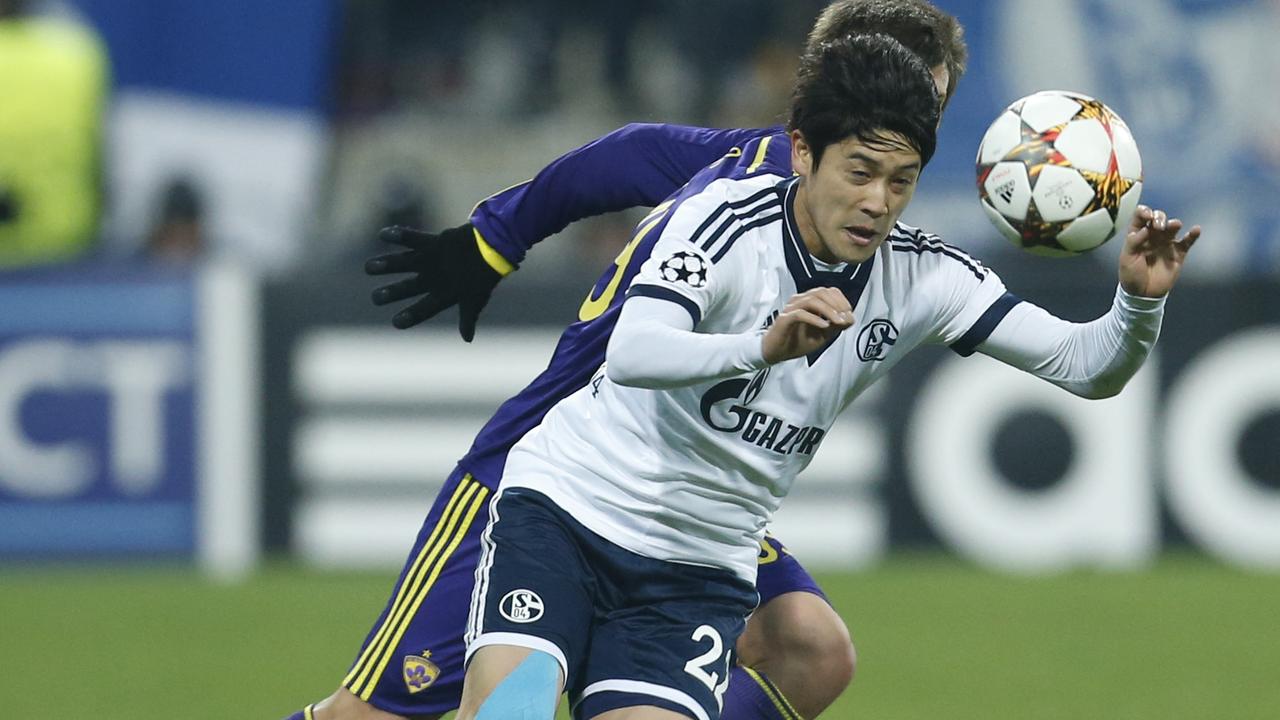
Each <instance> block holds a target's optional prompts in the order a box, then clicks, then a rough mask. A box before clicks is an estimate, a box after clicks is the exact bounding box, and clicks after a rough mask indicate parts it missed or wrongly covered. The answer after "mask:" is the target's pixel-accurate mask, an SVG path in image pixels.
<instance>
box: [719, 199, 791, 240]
mask: <svg viewBox="0 0 1280 720" xmlns="http://www.w3.org/2000/svg"><path fill="white" fill-rule="evenodd" d="M781 204H782V201H781V200H779V199H777V198H774V199H773V200H770V201H768V202H764V203H761V204H760V205H757V206H756V207H753V208H751V209H750V210H748V211H746V212H742V213H738V212H730V213H729V215H728V216H727V217H725V219H724V222H722V223H720V227H718V228H716V231H715V232H714V233H712V234H711V236H710V237H708V238H707V241H706V242H704V243H702V249H703V250H710V249H711V247H712V246H713V245H715V244H716V243H717V242H719V241H720V238H721V236H723V235H724V232H725V231H726V230H728V229H729V227H730V226H731V225H733V224H734V223H741V222H742V221H744V220H750V219H751V218H753V217H756V216H758V215H759V214H760V213H762V212H764V211H766V210H771V209H773V208H776V207H778V206H780V205H781Z"/></svg>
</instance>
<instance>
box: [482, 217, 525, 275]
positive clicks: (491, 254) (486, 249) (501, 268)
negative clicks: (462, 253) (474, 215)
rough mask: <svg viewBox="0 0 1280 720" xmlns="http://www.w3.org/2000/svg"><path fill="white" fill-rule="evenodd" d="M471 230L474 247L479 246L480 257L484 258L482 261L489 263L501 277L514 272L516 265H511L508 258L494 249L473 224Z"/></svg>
mask: <svg viewBox="0 0 1280 720" xmlns="http://www.w3.org/2000/svg"><path fill="white" fill-rule="evenodd" d="M471 231H472V232H474V233H475V234H476V247H478V248H480V257H482V258H484V261H485V262H487V263H489V267H491V268H493V269H494V270H495V271H497V273H498V274H499V275H501V276H503V277H506V276H508V275H510V274H511V273H513V272H515V269H516V266H515V265H512V264H511V261H510V260H508V259H506V258H505V257H503V256H502V253H500V252H498V251H497V250H494V249H493V246H492V245H490V244H489V242H488V241H487V240H485V239H484V236H483V235H481V234H480V231H479V230H478V229H476V227H475V226H474V225H473V226H471Z"/></svg>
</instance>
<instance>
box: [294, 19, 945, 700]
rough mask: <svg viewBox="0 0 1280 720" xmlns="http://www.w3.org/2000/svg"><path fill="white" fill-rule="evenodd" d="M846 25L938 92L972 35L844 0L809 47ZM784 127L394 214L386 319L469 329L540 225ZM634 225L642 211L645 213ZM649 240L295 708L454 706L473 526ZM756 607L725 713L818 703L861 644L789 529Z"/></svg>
mask: <svg viewBox="0 0 1280 720" xmlns="http://www.w3.org/2000/svg"><path fill="white" fill-rule="evenodd" d="M854 32H884V33H886V34H888V35H890V36H892V37H894V38H895V39H897V40H899V41H900V42H902V43H903V45H905V46H906V47H907V48H908V49H910V50H911V51H912V52H914V53H916V54H917V55H918V56H920V57H921V58H922V59H923V60H924V61H925V63H926V64H927V65H928V66H929V67H930V68H931V71H932V75H933V79H934V82H935V85H936V87H937V90H938V95H939V97H940V98H942V103H943V106H944V107H945V104H946V102H947V100H949V99H950V97H951V96H952V95H953V94H954V92H955V87H956V83H957V82H958V81H959V79H960V76H961V75H962V74H963V72H964V64H965V59H966V49H965V45H964V42H963V39H962V30H961V28H960V26H959V24H958V23H957V22H956V21H955V19H954V18H953V17H951V16H950V15H947V14H946V13H943V12H941V11H940V10H938V9H937V8H935V7H933V6H932V5H931V4H929V3H927V2H924V1H923V0H838V1H837V2H833V3H832V4H831V5H829V6H828V7H827V8H826V9H825V10H824V12H823V13H822V14H821V16H820V17H819V18H818V20H817V21H816V23H815V25H814V28H813V30H812V32H811V34H810V38H809V43H808V45H809V47H810V48H813V47H816V46H817V45H819V44H821V43H823V42H827V41H829V40H831V39H833V38H839V37H843V36H845V35H848V34H851V33H854ZM789 153H790V145H789V140H788V139H787V138H786V135H785V133H784V132H783V131H782V129H781V128H780V127H772V128H761V129H730V130H712V129H705V128H692V127H679V126H671V125H656V124H655V125H629V126H627V127H625V128H622V129H621V130H619V131H616V132H614V133H611V134H610V135H608V136H605V137H603V138H601V139H599V140H597V141H596V142H593V143H591V144H589V145H587V146H584V147H583V148H580V149H579V150H576V151H573V152H571V153H569V154H567V155H565V156H563V157H561V158H559V159H557V160H556V161H554V162H553V163H551V164H550V165H549V166H548V167H547V168H546V169H544V170H543V171H542V172H540V173H539V174H538V175H537V176H536V177H535V178H534V179H532V180H530V181H529V182H527V183H523V184H521V185H518V186H516V187H514V188H511V189H509V190H506V191H503V192H501V193H499V194H497V195H495V196H493V197H491V198H489V199H487V200H485V201H484V202H482V203H481V204H480V205H479V206H477V208H476V209H475V211H474V212H473V214H472V216H471V218H470V221H469V222H468V223H467V224H466V225H464V226H461V227H459V228H454V229H452V230H446V231H444V232H442V233H440V234H439V235H433V234H429V233H423V232H419V231H415V230H409V229H403V228H392V229H388V230H387V231H384V238H385V239H387V240H388V241H390V242H395V243H398V244H401V245H404V246H406V247H407V248H408V250H407V251H406V252H403V253H397V254H394V255H388V256H382V257H379V258H374V259H373V260H371V261H370V262H369V263H368V266H367V269H368V271H369V272H370V273H371V274H375V275H382V274H390V273H401V272H413V273H414V276H413V277H411V278H408V279H406V280H402V281H399V282H396V283H393V284H390V285H387V286H385V287H382V288H379V289H378V290H377V291H376V292H375V295H374V299H375V302H376V303H378V304H386V303H390V302H395V301H399V300H404V299H407V298H413V297H417V296H422V297H420V298H418V299H417V300H415V302H413V303H412V304H410V305H409V306H408V307H407V308H405V309H403V310H401V311H399V312H398V313H397V314H396V315H395V317H394V318H393V323H394V324H395V325H396V326H397V327H401V328H406V327H411V326H413V325H415V324H417V323H419V322H422V321H424V320H426V319H428V318H430V317H433V316H434V315H435V314H437V313H439V312H440V311H441V310H443V309H446V308H448V307H450V306H452V305H455V304H456V305H458V306H459V310H460V321H459V330H460V332H461V334H462V336H463V338H464V339H465V340H468V341H470V340H471V339H472V337H473V336H474V333H475V326H476V320H477V318H478V315H479V313H480V311H481V309H482V308H483V307H484V305H485V303H486V302H487V301H488V299H489V295H490V293H491V292H492V290H493V288H494V287H495V286H496V285H497V284H498V282H499V281H500V280H501V278H502V277H503V276H505V275H506V274H509V273H510V272H511V271H513V270H514V269H515V268H516V267H517V266H518V264H519V263H520V262H521V261H522V260H523V258H524V254H525V253H526V252H527V251H528V250H529V249H530V248H531V247H532V246H533V245H534V244H536V243H537V242H539V241H540V240H542V239H543V238H545V237H548V236H550V235H552V234H555V233H556V232H559V231H560V230H561V229H563V228H564V227H565V226H566V225H568V224H569V223H570V222H573V221H575V220H578V219H581V218H585V217H589V216H592V215H597V214H600V213H604V212H610V211H615V210H621V209H625V208H630V207H636V206H654V205H657V204H659V203H660V202H661V201H662V200H663V199H664V198H665V197H667V196H668V195H670V194H671V193H673V192H674V191H676V190H677V189H679V188H680V187H681V186H682V185H683V184H684V183H685V182H686V181H688V180H689V179H690V178H691V177H693V175H695V174H696V173H697V172H699V171H700V170H702V169H703V168H705V167H706V166H707V165H710V164H711V163H713V162H716V161H718V160H719V159H721V158H724V157H725V156H729V157H730V158H736V157H739V156H742V155H744V154H747V155H750V156H751V160H752V161H753V162H765V161H766V160H767V161H769V162H771V163H776V164H782V165H785V164H789V163H790V156H789ZM642 228H643V223H642ZM651 248H652V242H648V243H645V242H642V241H641V238H639V237H638V238H636V239H635V240H633V241H632V242H631V243H630V244H628V246H627V247H626V248H625V249H624V250H623V252H622V253H621V255H619V257H618V259H617V261H616V263H615V265H614V266H613V267H611V268H610V269H609V270H607V271H606V272H605V273H604V275H603V276H602V277H601V278H600V280H599V281H598V282H597V283H596V285H595V287H594V288H592V290H591V292H590V293H589V295H588V297H587V298H586V300H585V301H584V302H583V304H582V306H581V308H580V309H579V313H578V322H576V323H574V324H573V325H571V326H569V328H567V329H566V330H565V332H564V334H563V335H562V336H561V339H560V342H559V344H558V345H557V347H556V350H555V353H554V355H553V357H552V360H551V362H550V364H549V366H548V368H547V370H546V371H544V372H543V373H542V374H541V375H539V376H538V377H537V378H536V379H535V380H534V381H533V383H531V384H530V385H529V386H528V387H527V388H525V389H524V390H523V391H522V392H521V393H519V394H518V395H516V396H515V397H513V398H511V399H510V400H508V401H507V402H506V403H504V404H503V405H502V406H501V407H500V408H499V410H498V412H497V413H495V415H494V417H493V418H492V419H491V420H490V421H489V423H488V424H486V426H485V427H484V429H482V430H481V432H480V433H479V434H478V435H477V436H476V439H475V441H474V444H473V445H472V448H471V449H470V451H469V452H468V453H467V455H466V456H465V457H464V458H463V459H462V460H460V461H459V463H458V467H457V469H456V470H455V472H454V473H453V474H452V475H451V476H450V478H449V480H448V482H447V483H446V485H445V487H444V489H443V490H442V491H441V494H440V495H439V497H438V499H437V502H436V503H435V505H434V506H433V507H432V509H431V510H430V512H429V513H428V515H427V518H426V520H425V522H424V523H423V527H422V530H421V532H420V534H419V537H418V539H417V541H416V542H415V545H414V547H413V549H412V551H411V553H410V555H409V558H408V561H407V563H406V565H405V568H404V570H403V571H402V573H401V575H400V578H399V580H398V581H397V583H396V586H395V588H394V590H393V593H392V597H391V598H390V599H389V601H388V604H387V607H386V608H385V609H384V611H383V612H382V614H381V616H380V617H379V618H378V620H377V622H376V623H375V625H374V627H373V629H372V630H371V631H370V633H369V635H368V637H367V638H366V640H365V643H364V646H363V647H362V649H361V652H360V654H359V655H358V656H357V659H356V662H355V664H354V665H353V666H352V668H351V670H350V671H349V673H348V674H347V676H346V677H345V678H344V679H343V682H342V687H341V688H339V690H338V691H336V692H335V693H334V694H333V695H332V696H330V697H329V698H328V699H326V700H325V701H323V702H321V703H318V704H316V705H314V706H308V707H307V708H306V709H305V710H304V711H303V712H301V713H297V714H295V716H292V717H291V718H290V720H293V717H296V718H299V719H302V720H311V719H312V718H322V719H323V720H330V719H331V718H337V719H347V718H383V719H386V718H395V717H414V718H433V717H439V716H440V715H442V714H444V713H446V712H448V711H449V710H452V709H454V708H456V707H457V706H458V702H459V697H460V691H461V683H462V673H463V667H462V660H463V650H464V648H463V642H462V635H463V631H464V628H465V624H466V618H467V611H468V606H469V602H470V595H471V589H472V585H473V582H474V569H475V562H476V560H477V558H478V553H479V539H478V536H479V533H480V530H482V529H483V528H484V526H485V523H486V521H487V518H488V500H489V499H490V498H491V496H492V492H493V489H494V488H495V487H496V485H497V482H498V480H499V478H500V477H501V474H502V470H503V467H504V464H505V461H506V455H507V452H508V451H509V450H510V448H511V446H512V445H513V444H514V443H515V442H516V441H517V440H519V439H520V438H521V437H523V435H524V434H525V433H526V432H527V431H528V430H529V429H530V428H532V427H534V426H536V425H537V424H538V422H539V421H540V420H541V418H542V416H543V415H544V414H545V413H546V411H547V409H549V408H550V407H551V406H552V405H554V404H555V403H556V402H558V401H559V400H560V399H562V398H564V397H566V396H567V395H569V394H571V393H572V392H574V391H575V390H577V389H578V388H580V387H582V386H583V385H584V384H585V383H586V382H587V381H588V380H589V379H590V377H591V374H592V373H593V372H594V371H595V370H596V368H598V367H599V365H600V363H601V362H602V361H603V358H604V350H605V346H606V345H607V343H608V340H609V336H610V332H611V330H612V328H613V325H614V323H615V322H616V320H617V315H618V311H619V309H620V308H621V304H622V300H623V298H624V297H625V295H626V291H627V289H628V287H629V286H630V284H631V281H632V279H633V278H634V276H635V274H636V272H637V271H638V269H639V267H640V265H641V264H642V263H643V261H644V260H645V259H646V258H647V257H648V253H649V251H650V250H651ZM757 585H758V590H759V592H760V607H759V608H758V609H757V611H756V612H755V613H754V615H753V616H752V620H751V622H750V623H749V625H748V627H747V630H746V632H745V633H744V635H743V636H742V638H741V639H740V641H739V643H738V647H737V650H738V658H739V662H740V665H739V666H738V667H736V668H734V670H733V672H732V676H731V680H730V683H729V690H728V692H727V694H726V696H725V702H724V710H723V714H722V717H723V718H725V719H726V720H766V719H769V720H776V719H778V718H783V719H784V720H785V719H789V718H797V717H808V718H812V717H816V716H817V715H818V714H819V713H820V712H822V711H823V710H824V709H825V708H826V707H827V706H829V705H830V704H831V702H833V701H834V700H835V698H836V697H837V696H839V694H840V693H841V692H842V691H843V690H844V688H845V687H846V686H847V685H848V683H849V681H850V680H851V679H852V677H853V672H854V658H855V656H854V651H853V646H852V644H851V641H850V639H849V634H848V631H847V629H846V628H845V626H844V623H843V621H842V620H841V619H840V617H839V616H838V615H837V614H836V613H835V612H834V610H833V609H832V608H831V607H830V606H829V605H828V604H827V603H826V601H825V599H824V598H823V596H822V593H821V590H820V589H819V587H818V585H817V583H816V582H815V581H814V580H813V578H812V577H811V576H810V575H809V574H808V573H807V572H806V571H805V570H804V568H803V567H802V566H801V565H800V564H799V562H797V561H796V559H795V558H794V557H793V556H791V555H790V554H789V553H788V552H787V550H786V548H785V547H784V546H783V544H782V543H781V542H779V541H777V540H776V539H774V538H767V539H766V540H765V542H764V543H763V544H762V546H761V551H760V558H759V572H758V579H757Z"/></svg>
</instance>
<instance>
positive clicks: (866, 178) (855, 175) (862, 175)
mask: <svg viewBox="0 0 1280 720" xmlns="http://www.w3.org/2000/svg"><path fill="white" fill-rule="evenodd" d="M849 177H850V178H852V179H853V181H854V182H856V183H858V184H859V185H861V184H862V183H867V182H871V173H869V172H867V171H866V170H853V171H851V172H850V173H849Z"/></svg>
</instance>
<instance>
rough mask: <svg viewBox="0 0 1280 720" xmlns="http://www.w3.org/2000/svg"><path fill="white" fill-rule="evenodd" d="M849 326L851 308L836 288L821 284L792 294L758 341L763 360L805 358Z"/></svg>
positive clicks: (847, 300)
mask: <svg viewBox="0 0 1280 720" xmlns="http://www.w3.org/2000/svg"><path fill="white" fill-rule="evenodd" d="M852 325H853V308H852V307H851V306H850V305H849V299H848V298H847V297H845V295H844V293H842V292H840V291H839V290H837V289H835V288H830V287H820V288H814V289H812V290H806V291H805V292H802V293H798V294H796V295H792V296H791V299H790V300H788V301H787V305H786V307H784V308H783V309H782V312H781V313H779V315H778V318H777V319H776V320H774V322H773V324H772V325H770V326H769V329H768V330H767V331H765V334H764V339H763V340H761V342H762V343H763V346H764V359H765V362H767V363H769V364H770V365H773V364H776V363H780V362H782V361H784V360H791V359H793V358H798V357H804V356H805V355H808V354H809V353H811V352H814V351H815V350H819V349H821V348H822V346H824V345H826V344H827V343H828V342H829V341H830V340H831V339H832V338H834V337H835V336H836V335H839V334H840V332H841V331H843V330H844V329H846V328H848V327H851V326H852Z"/></svg>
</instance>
